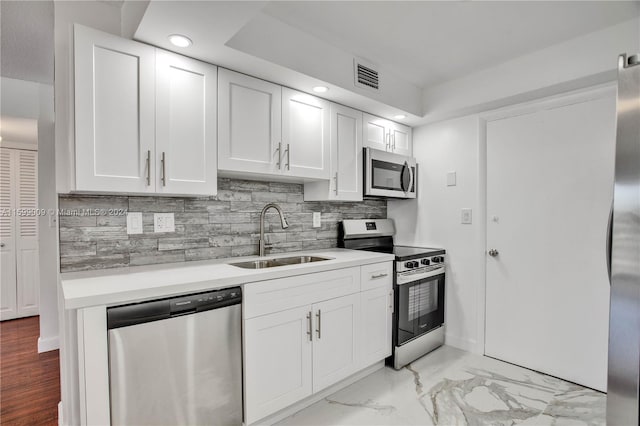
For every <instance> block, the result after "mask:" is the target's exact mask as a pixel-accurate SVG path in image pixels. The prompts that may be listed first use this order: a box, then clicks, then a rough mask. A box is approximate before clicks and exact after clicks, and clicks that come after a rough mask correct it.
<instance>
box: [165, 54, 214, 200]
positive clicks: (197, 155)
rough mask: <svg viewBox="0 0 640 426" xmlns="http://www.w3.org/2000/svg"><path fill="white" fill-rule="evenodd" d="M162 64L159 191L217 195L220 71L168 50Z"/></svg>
mask: <svg viewBox="0 0 640 426" xmlns="http://www.w3.org/2000/svg"><path fill="white" fill-rule="evenodd" d="M156 63H157V68H156V80H157V86H156V159H155V161H156V164H157V165H158V167H159V170H160V173H157V178H156V188H157V192H161V193H170V194H193V195H216V193H217V176H216V175H217V167H218V161H217V154H218V153H217V145H216V139H217V126H216V120H217V119H218V117H217V113H216V105H217V98H216V92H217V85H218V82H217V73H218V69H217V68H216V67H215V66H213V65H210V64H205V63H204V62H200V61H196V60H194V59H190V58H185V57H184V56H180V55H175V54H173V53H169V52H164V51H158V52H157V53H156Z"/></svg>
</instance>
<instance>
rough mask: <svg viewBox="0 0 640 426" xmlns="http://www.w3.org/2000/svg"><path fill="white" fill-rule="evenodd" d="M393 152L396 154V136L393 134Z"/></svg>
mask: <svg viewBox="0 0 640 426" xmlns="http://www.w3.org/2000/svg"><path fill="white" fill-rule="evenodd" d="M389 134H391V133H389ZM393 152H396V134H395V133H394V134H393Z"/></svg>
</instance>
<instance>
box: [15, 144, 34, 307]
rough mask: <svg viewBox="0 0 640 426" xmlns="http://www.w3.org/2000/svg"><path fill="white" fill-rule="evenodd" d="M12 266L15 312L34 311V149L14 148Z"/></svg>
mask: <svg viewBox="0 0 640 426" xmlns="http://www.w3.org/2000/svg"><path fill="white" fill-rule="evenodd" d="M14 155H15V163H16V165H17V173H15V174H14V178H15V191H16V196H15V200H16V207H17V209H18V210H17V211H18V212H19V214H18V215H17V216H16V220H15V223H16V270H17V305H18V309H17V311H18V312H17V314H18V316H19V317H27V316H31V315H38V301H39V299H40V285H39V284H40V269H39V265H40V262H39V258H38V216H37V215H36V214H35V212H36V209H37V208H38V153H37V152H36V151H24V150H16V151H15V152H14Z"/></svg>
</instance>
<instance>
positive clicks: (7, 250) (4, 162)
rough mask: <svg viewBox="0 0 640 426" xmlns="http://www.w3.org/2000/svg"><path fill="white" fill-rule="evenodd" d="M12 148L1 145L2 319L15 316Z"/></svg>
mask: <svg viewBox="0 0 640 426" xmlns="http://www.w3.org/2000/svg"><path fill="white" fill-rule="evenodd" d="M12 151H13V150H10V149H5V148H0V320H6V319H12V318H16V317H17V315H18V312H17V304H16V302H17V294H16V283H17V271H16V243H15V241H16V236H15V234H16V225H15V215H14V214H13V209H14V207H15V205H16V203H15V188H14V185H13V180H12V179H11V176H12V175H13V174H14V173H15V169H16V167H15V163H14V157H13V156H12V155H11V153H12Z"/></svg>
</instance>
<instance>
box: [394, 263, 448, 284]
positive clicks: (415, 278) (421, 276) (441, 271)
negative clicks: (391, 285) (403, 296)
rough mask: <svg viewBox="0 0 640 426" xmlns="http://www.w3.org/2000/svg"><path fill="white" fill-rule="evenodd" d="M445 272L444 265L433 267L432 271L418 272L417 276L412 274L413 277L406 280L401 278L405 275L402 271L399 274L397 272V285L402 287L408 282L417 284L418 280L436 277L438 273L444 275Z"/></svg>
mask: <svg viewBox="0 0 640 426" xmlns="http://www.w3.org/2000/svg"><path fill="white" fill-rule="evenodd" d="M444 273H445V271H444V267H442V268H438V269H433V270H431V271H428V272H424V273H421V274H416V276H412V278H413V279H410V280H408V281H406V282H402V280H401V279H400V278H402V277H403V275H402V272H399V273H398V274H396V285H397V286H398V287H401V286H403V285H407V284H416V282H417V281H422V280H424V279H427V278H432V277H436V276H438V275H444Z"/></svg>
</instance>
